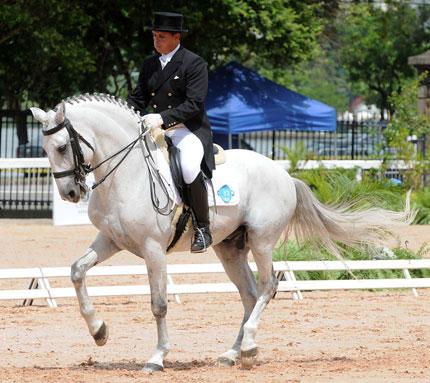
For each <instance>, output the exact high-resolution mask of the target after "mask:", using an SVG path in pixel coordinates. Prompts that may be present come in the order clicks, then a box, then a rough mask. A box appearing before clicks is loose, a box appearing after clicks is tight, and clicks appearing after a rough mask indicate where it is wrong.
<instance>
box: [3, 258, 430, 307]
mask: <svg viewBox="0 0 430 383" xmlns="http://www.w3.org/2000/svg"><path fill="white" fill-rule="evenodd" d="M250 266H251V269H252V270H253V271H254V272H256V271H257V267H256V265H255V263H250ZM428 268H430V259H412V260H372V261H345V262H341V261H291V262H287V261H282V262H274V270H275V272H276V273H277V275H278V279H279V280H280V282H279V286H278V292H289V293H292V294H293V299H302V291H316V290H351V289H412V292H413V294H414V295H415V296H418V293H417V291H416V289H417V288H428V287H430V278H411V275H410V273H409V270H410V269H428ZM348 269H349V270H351V271H354V270H402V271H403V276H404V278H393V279H347V280H297V279H296V276H295V274H294V272H296V271H322V270H324V271H336V270H348ZM167 273H168V287H167V292H168V294H173V295H175V298H176V301H177V302H178V303H180V299H179V295H180V294H205V293H232V292H237V289H236V287H235V286H234V285H233V284H232V283H224V282H220V283H191V284H175V283H174V281H173V276H175V275H179V274H181V275H185V274H199V275H201V276H202V278H204V276H205V275H207V274H213V273H224V269H223V267H222V265H221V264H220V263H210V264H178V265H168V266H167ZM131 275H147V269H146V266H143V265H142V266H139V265H132V266H97V267H94V268H92V269H90V270H89V271H88V273H87V276H88V277H97V276H110V277H111V276H131ZM65 277H67V278H69V277H70V267H36V268H19V269H0V280H4V279H29V280H30V279H31V281H32V283H31V284H30V287H29V288H28V289H26V290H0V300H22V299H24V300H27V301H28V300H33V299H46V300H47V302H48V305H49V306H51V307H57V303H56V301H55V299H57V298H71V297H75V296H76V294H75V290H74V288H73V287H51V283H50V279H51V280H52V279H53V278H65ZM109 280H111V279H109ZM34 282H37V283H34ZM68 283H71V282H68ZM87 284H88V285H89V287H88V293H89V295H90V296H93V297H104V296H134V295H148V294H150V289H149V285H141V284H136V285H125V286H119V285H115V286H91V278H88V281H87Z"/></svg>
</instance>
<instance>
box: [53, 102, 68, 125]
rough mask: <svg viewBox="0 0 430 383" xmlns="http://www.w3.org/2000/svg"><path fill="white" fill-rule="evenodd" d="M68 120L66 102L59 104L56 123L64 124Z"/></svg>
mask: <svg viewBox="0 0 430 383" xmlns="http://www.w3.org/2000/svg"><path fill="white" fill-rule="evenodd" d="M65 118H66V104H65V103H64V101H62V102H61V103H59V104H58V105H57V112H56V113H55V123H56V124H57V125H58V124H61V123H63V122H64V119H65Z"/></svg>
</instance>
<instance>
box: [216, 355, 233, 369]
mask: <svg viewBox="0 0 430 383" xmlns="http://www.w3.org/2000/svg"><path fill="white" fill-rule="evenodd" d="M217 360H218V363H219V364H222V365H223V366H228V367H232V366H234V365H235V364H236V361H235V360H233V359H230V358H227V357H226V356H220V357H219V358H218V359H217Z"/></svg>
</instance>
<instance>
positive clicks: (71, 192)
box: [68, 190, 75, 199]
mask: <svg viewBox="0 0 430 383" xmlns="http://www.w3.org/2000/svg"><path fill="white" fill-rule="evenodd" d="M68 196H69V197H70V198H72V199H73V198H75V191H74V190H70V191H69V193H68Z"/></svg>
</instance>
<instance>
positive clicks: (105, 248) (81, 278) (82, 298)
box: [71, 233, 119, 346]
mask: <svg viewBox="0 0 430 383" xmlns="http://www.w3.org/2000/svg"><path fill="white" fill-rule="evenodd" d="M118 251H119V249H118V247H116V245H115V244H114V243H113V242H112V240H111V239H109V238H107V237H105V236H104V235H103V234H101V233H99V234H98V235H97V237H96V239H95V240H94V242H93V243H92V244H91V246H90V247H89V248H88V249H87V251H86V252H85V254H84V255H83V256H82V257H81V258H79V259H78V260H77V261H76V262H75V263H74V264H73V265H72V270H71V279H72V282H73V285H74V286H75V290H76V296H77V297H78V301H79V309H80V312H81V315H82V316H83V318H84V319H85V322H87V326H88V330H89V331H90V334H91V335H92V337H93V338H94V340H95V342H96V344H97V345H98V346H103V345H104V344H106V342H107V339H108V329H107V326H106V324H105V322H104V321H102V320H101V319H97V318H96V312H95V309H94V307H93V305H92V303H91V300H90V298H89V296H88V292H87V287H86V285H85V275H86V273H87V271H88V270H89V269H90V268H91V267H93V266H95V265H96V264H98V263H101V262H103V261H104V260H106V259H107V258H109V257H111V256H112V255H113V254H115V253H116V252H118Z"/></svg>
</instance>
